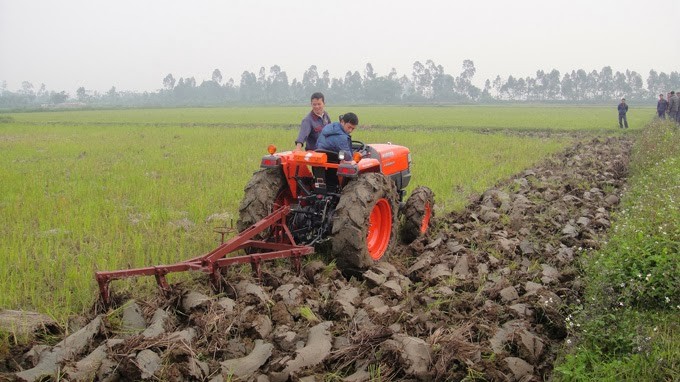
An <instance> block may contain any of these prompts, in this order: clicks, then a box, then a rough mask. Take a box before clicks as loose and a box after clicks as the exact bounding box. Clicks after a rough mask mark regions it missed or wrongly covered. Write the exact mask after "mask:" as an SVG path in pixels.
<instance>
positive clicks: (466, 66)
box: [455, 60, 480, 100]
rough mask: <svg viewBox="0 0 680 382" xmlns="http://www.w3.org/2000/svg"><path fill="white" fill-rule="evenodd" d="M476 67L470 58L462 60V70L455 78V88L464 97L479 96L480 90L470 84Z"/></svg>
mask: <svg viewBox="0 0 680 382" xmlns="http://www.w3.org/2000/svg"><path fill="white" fill-rule="evenodd" d="M476 72H477V69H476V68H475V63H474V62H472V60H464V61H463V71H462V72H461V73H460V75H459V76H458V77H457V78H456V86H455V87H456V90H457V91H458V93H459V94H461V95H463V96H464V97H466V98H468V99H471V100H476V99H477V98H478V97H479V94H480V90H479V88H478V87H476V86H474V85H473V84H472V78H473V77H474V76H475V73H476Z"/></svg>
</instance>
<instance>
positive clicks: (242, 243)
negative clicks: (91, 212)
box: [95, 206, 314, 306]
mask: <svg viewBox="0 0 680 382" xmlns="http://www.w3.org/2000/svg"><path fill="white" fill-rule="evenodd" d="M289 213H290V207H289V206H283V207H281V208H279V209H277V210H276V211H274V212H272V213H271V214H270V215H268V216H267V217H265V218H264V219H262V220H260V221H259V222H257V223H255V224H253V225H252V226H250V227H249V228H247V229H246V230H244V231H243V232H241V233H239V234H238V235H236V236H235V237H233V238H231V239H230V240H228V241H227V242H225V243H222V244H221V245H220V246H219V247H217V248H215V249H214V250H212V251H211V252H209V253H207V254H205V255H203V256H199V257H195V258H193V259H189V260H185V261H182V262H179V263H175V264H170V265H159V266H151V267H144V268H135V269H127V270H120V271H102V272H96V273H95V277H96V279H97V283H98V284H99V293H100V294H101V299H102V302H103V303H104V305H106V306H108V305H109V303H110V299H111V296H110V290H109V286H110V285H109V284H110V282H111V280H118V279H124V278H128V277H137V276H155V277H156V283H158V286H159V287H160V288H161V290H163V291H164V292H168V291H169V290H170V286H169V284H168V282H167V280H166V278H165V275H167V274H168V273H173V272H184V271H200V272H203V273H207V274H208V275H209V277H210V282H211V284H212V286H213V288H214V289H215V290H220V287H221V275H222V269H223V268H227V267H229V266H231V265H237V264H250V265H251V266H252V268H253V272H254V273H255V274H256V276H257V277H258V278H259V277H260V263H261V262H262V261H267V260H275V259H282V258H290V259H291V260H292V263H293V266H294V268H295V270H296V271H297V272H299V271H300V258H301V257H302V256H307V255H309V254H312V253H314V248H313V247H310V246H304V245H296V244H295V241H294V240H293V236H292V235H291V233H290V230H289V229H288V226H287V225H286V216H287V215H288V214H289ZM269 228H271V229H272V235H271V236H270V238H269V239H268V240H267V241H263V240H254V239H253V238H254V237H255V236H257V235H258V234H259V233H261V232H262V231H264V230H266V229H269ZM241 249H259V250H264V251H266V252H261V253H252V254H248V255H243V256H232V257H227V255H229V254H231V253H233V252H236V251H238V250H241Z"/></svg>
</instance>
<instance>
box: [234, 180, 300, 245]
mask: <svg viewBox="0 0 680 382" xmlns="http://www.w3.org/2000/svg"><path fill="white" fill-rule="evenodd" d="M291 199H292V198H291V196H290V190H289V189H288V186H287V184H286V178H285V177H284V175H283V170H282V169H281V168H280V167H278V168H265V169H261V170H259V171H257V172H255V173H254V174H253V176H252V177H251V178H250V181H249V182H248V184H246V187H245V190H244V193H243V199H242V200H241V204H240V205H239V207H238V214H239V218H238V221H237V222H236V228H237V229H238V231H239V232H242V231H243V230H245V229H246V228H248V227H250V226H251V225H253V224H255V223H257V222H259V221H260V220H262V219H263V218H265V217H266V216H267V215H269V214H271V213H272V212H274V209H276V208H279V207H280V206H282V205H285V204H290V200H291ZM268 235H269V232H268V231H264V232H263V233H261V234H260V235H258V238H259V239H266V238H267V237H268Z"/></svg>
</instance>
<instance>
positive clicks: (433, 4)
mask: <svg viewBox="0 0 680 382" xmlns="http://www.w3.org/2000/svg"><path fill="white" fill-rule="evenodd" d="M428 59H431V60H433V61H434V62H435V63H436V64H438V65H442V66H443V67H444V70H445V71H446V72H447V73H449V74H452V75H458V74H459V73H460V72H461V70H462V63H463V60H465V59H471V60H473V62H474V63H475V67H476V68H477V74H476V75H475V78H474V82H475V83H476V84H477V85H478V86H482V85H483V82H484V80H485V79H487V78H489V79H491V80H493V79H494V78H495V76H496V75H497V74H500V75H501V77H503V78H507V76H508V75H510V74H512V75H514V76H522V77H524V76H528V75H531V76H535V73H536V70H539V69H542V70H545V71H549V70H552V69H553V68H555V69H558V70H559V71H560V73H561V75H564V73H565V72H566V71H571V70H574V69H585V70H586V71H591V70H593V69H595V70H598V71H599V70H600V69H601V68H602V67H603V66H607V65H609V66H611V67H612V69H613V70H614V71H617V70H618V71H625V70H626V69H630V70H635V71H637V72H639V73H640V74H641V75H642V77H643V79H646V78H647V76H648V74H649V70H650V69H655V70H657V71H659V72H666V73H670V72H671V71H680V1H678V0H662V1H648V0H618V1H614V0H570V1H559V2H557V1H549V0H526V1H524V0H517V1H508V0H487V1H464V2H463V1H454V0H449V1H446V0H417V1H405V0H342V1H340V0H321V1H311V0H288V1H282V0H259V1H258V0H221V1H220V0H194V1H188V0H187V1H178V0H116V1H111V0H109V1H102V0H0V82H2V81H3V80H5V81H7V88H8V89H9V90H12V91H15V90H18V89H19V88H20V87H21V82H22V81H29V82H32V83H33V84H34V86H35V88H36V89H37V88H39V86H40V84H41V83H44V84H45V85H46V87H47V89H48V90H55V91H61V90H65V91H66V92H67V93H70V94H71V95H74V94H75V91H76V89H77V88H78V87H80V86H84V87H85V88H86V89H88V90H98V91H100V92H101V91H106V90H108V89H110V88H111V86H115V87H116V88H117V89H118V90H119V91H121V90H134V91H144V90H148V91H155V90H157V89H159V88H161V87H162V81H163V78H164V77H165V76H166V75H167V74H168V73H172V74H173V76H174V77H175V78H176V79H179V78H180V77H192V76H193V77H195V78H196V82H197V84H200V83H201V81H202V80H208V79H210V77H211V74H212V72H213V70H214V69H220V71H221V72H222V76H223V77H224V79H225V80H227V79H228V78H230V77H231V78H233V79H234V81H235V82H236V83H237V84H238V83H239V81H240V78H241V73H243V71H244V70H248V71H251V72H254V73H256V74H257V72H258V71H259V69H260V67H265V69H266V71H267V73H269V68H270V67H271V66H273V65H279V66H280V67H281V69H282V70H284V71H286V73H287V74H288V78H289V80H291V81H292V79H293V78H297V79H298V80H301V79H302V75H303V73H304V71H305V70H307V69H308V68H309V66H310V65H316V66H317V68H318V70H319V74H321V73H322V72H323V71H324V70H328V71H329V72H330V74H331V77H344V74H345V72H347V71H348V70H352V71H355V70H358V71H359V72H360V73H362V74H363V72H364V68H365V65H366V63H367V62H370V63H371V64H372V65H373V68H374V70H375V71H376V72H377V74H378V75H385V74H387V73H388V72H389V71H390V69H391V68H395V69H396V70H397V72H398V73H399V75H403V74H406V75H409V76H410V74H411V72H412V66H413V63H414V62H415V61H420V62H422V63H423V64H424V63H425V61H427V60H428Z"/></svg>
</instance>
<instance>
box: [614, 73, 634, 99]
mask: <svg viewBox="0 0 680 382" xmlns="http://www.w3.org/2000/svg"><path fill="white" fill-rule="evenodd" d="M613 90H614V93H615V94H616V96H617V98H620V97H628V98H630V93H631V90H632V89H631V88H630V86H629V85H628V81H626V75H625V74H623V73H621V72H619V71H617V72H616V73H615V74H614V86H613Z"/></svg>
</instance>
